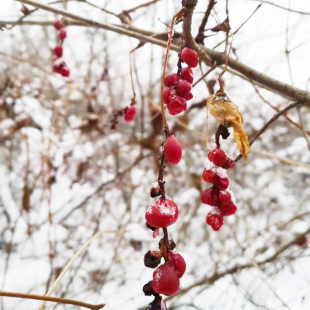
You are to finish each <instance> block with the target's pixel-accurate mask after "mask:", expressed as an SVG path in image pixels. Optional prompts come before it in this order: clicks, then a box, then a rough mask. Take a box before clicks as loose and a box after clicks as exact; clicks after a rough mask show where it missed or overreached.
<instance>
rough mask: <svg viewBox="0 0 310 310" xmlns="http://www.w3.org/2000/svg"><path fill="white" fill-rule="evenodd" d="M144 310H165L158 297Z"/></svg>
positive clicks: (163, 302) (164, 305) (162, 301)
mask: <svg viewBox="0 0 310 310" xmlns="http://www.w3.org/2000/svg"><path fill="white" fill-rule="evenodd" d="M146 310H167V306H166V302H165V301H164V300H162V298H161V297H160V296H156V297H155V299H154V300H153V301H152V302H151V303H150V304H149V305H148V307H147V308H146Z"/></svg>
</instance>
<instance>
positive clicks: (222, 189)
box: [201, 148, 237, 231]
mask: <svg viewBox="0 0 310 310" xmlns="http://www.w3.org/2000/svg"><path fill="white" fill-rule="evenodd" d="M208 159H209V162H208V163H207V165H206V168H205V170H204V171H203V174H202V179H203V180H204V181H206V182H208V183H212V184H213V186H212V187H210V188H208V189H207V190H206V191H204V192H203V193H202V195H201V202H202V203H205V204H207V205H210V206H212V207H214V208H213V209H212V210H211V211H210V212H209V213H208V215H207V220H206V222H207V224H208V225H210V226H211V227H212V229H213V230H215V231H218V230H219V229H220V228H221V226H222V225H223V223H224V222H223V217H224V216H230V215H233V214H235V213H236V211H237V207H236V206H235V204H234V203H233V201H232V197H231V193H230V192H229V191H228V190H227V188H228V185H229V180H228V177H227V173H226V170H227V169H230V168H233V167H234V166H235V162H234V161H233V160H232V159H230V158H229V157H228V156H227V155H226V153H225V152H224V151H223V150H221V149H220V148H214V149H212V150H211V151H210V152H209V153H208Z"/></svg>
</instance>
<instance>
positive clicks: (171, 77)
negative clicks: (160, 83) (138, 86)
mask: <svg viewBox="0 0 310 310" xmlns="http://www.w3.org/2000/svg"><path fill="white" fill-rule="evenodd" d="M178 80H179V76H178V75H177V74H176V73H171V74H168V75H166V76H165V78H164V84H165V85H166V86H173V85H174V84H176V83H177V82H178Z"/></svg>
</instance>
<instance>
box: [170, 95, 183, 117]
mask: <svg viewBox="0 0 310 310" xmlns="http://www.w3.org/2000/svg"><path fill="white" fill-rule="evenodd" d="M167 108H168V111H169V114H171V115H177V114H179V113H182V112H184V111H185V110H186V108H187V104H186V100H185V99H184V98H182V97H180V96H172V98H171V100H170V103H169V105H168V106H167Z"/></svg>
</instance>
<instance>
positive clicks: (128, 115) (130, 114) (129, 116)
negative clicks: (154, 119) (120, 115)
mask: <svg viewBox="0 0 310 310" xmlns="http://www.w3.org/2000/svg"><path fill="white" fill-rule="evenodd" d="M135 115H136V107H135V106H134V105H132V106H130V107H129V108H127V110H126V112H125V115H124V120H125V121H126V122H131V121H132V120H133V119H134V117H135Z"/></svg>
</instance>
